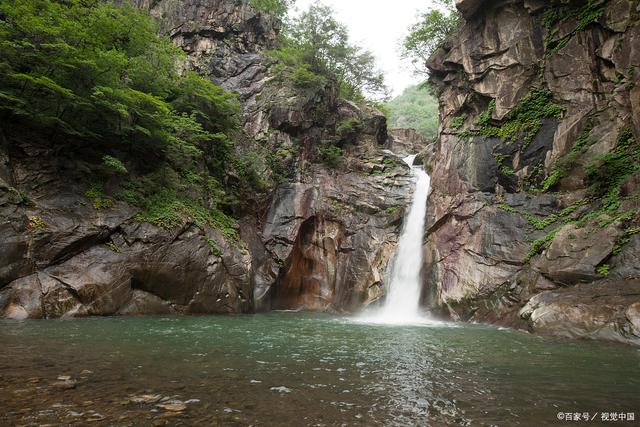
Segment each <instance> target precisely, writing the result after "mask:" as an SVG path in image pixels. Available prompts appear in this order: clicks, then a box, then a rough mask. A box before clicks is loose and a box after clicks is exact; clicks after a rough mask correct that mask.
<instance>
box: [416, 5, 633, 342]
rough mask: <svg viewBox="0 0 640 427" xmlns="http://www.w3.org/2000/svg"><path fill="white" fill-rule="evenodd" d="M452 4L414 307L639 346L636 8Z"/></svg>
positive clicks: (436, 60) (438, 62)
mask: <svg viewBox="0 0 640 427" xmlns="http://www.w3.org/2000/svg"><path fill="white" fill-rule="evenodd" d="M456 4H457V6H458V8H459V10H460V11H461V13H462V15H463V17H464V22H463V24H462V25H461V27H460V29H459V31H458V32H457V33H456V34H455V35H454V36H453V37H451V38H450V39H449V40H448V41H447V42H446V44H445V46H444V48H443V49H441V50H440V51H438V52H437V53H436V55H435V56H434V57H433V58H432V60H431V61H430V63H429V64H428V67H429V69H430V71H431V75H432V81H433V83H434V84H435V87H436V88H437V90H438V92H439V98H440V107H441V111H440V115H441V128H440V136H439V139H438V141H437V143H436V147H435V154H434V155H433V156H426V158H427V167H428V169H429V170H430V173H431V177H432V193H431V195H430V203H429V213H428V216H429V218H428V224H429V230H428V232H427V236H426V244H425V252H426V259H425V292H424V299H425V303H426V304H428V305H430V306H432V307H434V308H435V307H439V308H440V309H441V310H442V311H443V312H444V313H446V314H448V315H450V316H452V317H454V318H460V319H470V320H477V321H490V322H497V323H501V324H509V325H515V326H518V327H523V328H528V329H530V330H533V331H536V332H541V333H545V332H548V333H553V334H559V335H563V336H574V337H580V336H589V337H599V338H607V339H613V340H618V341H624V342H635V343H639V342H640V330H639V329H638V328H637V326H638V317H637V310H635V309H633V307H635V306H636V305H637V303H638V301H640V295H639V294H638V292H637V280H636V279H637V278H638V277H639V276H640V269H639V268H640V267H639V265H640V264H639V263H638V253H639V252H638V251H639V249H640V247H638V235H637V234H636V233H638V231H640V229H639V228H638V222H639V220H640V218H639V217H638V212H639V208H640V201H639V197H638V196H639V194H640V186H639V185H638V183H639V182H638V177H639V176H640V175H639V174H640V172H638V170H639V169H640V167H639V162H640V158H639V157H640V148H639V145H638V144H639V141H640V111H639V109H640V84H638V83H639V81H638V80H639V79H640V50H639V49H638V47H639V46H640V10H639V6H638V5H637V2H633V1H627V0H612V1H590V2H569V1H564V2H551V3H549V2H542V1H535V0H524V1H522V0H518V1H514V0H511V1H505V0H503V1H479V0H458V1H456ZM605 278H606V280H605ZM589 283H594V284H593V286H591V285H587V284H589ZM596 283H597V285H596ZM586 289H589V291H588V292H587V291H585V290H586ZM621 289H626V290H627V291H626V292H624V291H620V290H621ZM609 297H610V298H609ZM594 301H602V302H601V303H600V302H594ZM525 305H526V307H525V308H524V309H523V307H524V306H525ZM568 306H570V307H571V315H566V316H564V317H563V315H562V314H561V313H562V312H563V311H565V310H566V309H567V308H566V307H568ZM596 319H597V320H596Z"/></svg>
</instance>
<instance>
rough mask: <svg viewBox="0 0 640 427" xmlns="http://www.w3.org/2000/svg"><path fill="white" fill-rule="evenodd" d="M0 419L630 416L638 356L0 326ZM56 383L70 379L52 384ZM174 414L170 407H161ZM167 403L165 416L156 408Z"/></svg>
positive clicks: (200, 328)
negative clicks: (613, 414)
mask: <svg viewBox="0 0 640 427" xmlns="http://www.w3.org/2000/svg"><path fill="white" fill-rule="evenodd" d="M0 375H1V381H0V407H1V408H2V411H0V425H1V426H5V425H6V426H13V425H46V424H49V425H74V426H75V425H89V424H90V425H109V426H112V425H113V426H144V425H202V426H208V425H247V426H248V425H255V426H282V425H292V426H298V425H300V426H303V425H312V426H323V425H327V426H335V425H362V426H371V425H385V426H387V425H425V426H427V425H433V426H441V425H442V426H447V425H453V426H457V425H469V426H475V425H478V426H485V425H486V426H489V425H498V426H541V425H574V424H576V422H575V421H573V422H567V421H559V420H558V419H557V414H558V412H563V413H564V412H572V413H574V412H578V413H585V412H588V413H590V415H594V414H598V415H597V417H596V418H595V419H594V421H590V422H588V423H587V422H585V421H582V422H580V423H579V424H582V425H612V424H614V425H639V422H638V421H635V422H633V421H624V422H620V421H618V422H615V423H612V422H602V421H601V415H600V414H601V413H602V412H606V413H611V412H616V413H625V414H626V413H630V412H633V413H635V418H636V419H639V418H640V350H638V349H637V348H634V347H627V346H622V345H615V344H604V343H595V342H571V341H559V340H551V339H547V338H540V337H536V336H531V335H529V334H526V333H523V332H517V331H511V330H502V329H497V328H493V327H486V326H480V325H455V324H432V325H415V326H406V325H405V326H389V325H374V324H366V323H361V322H358V321H357V319H353V318H348V317H334V316H329V315H317V314H301V313H270V314H260V315H252V316H227V317H142V318H90V319H78V320H59V321H53V320H47V321H22V322H13V321H1V322H0ZM66 377H70V378H66ZM168 404H174V406H173V407H172V406H170V405H169V406H167V405H168ZM167 408H169V409H167Z"/></svg>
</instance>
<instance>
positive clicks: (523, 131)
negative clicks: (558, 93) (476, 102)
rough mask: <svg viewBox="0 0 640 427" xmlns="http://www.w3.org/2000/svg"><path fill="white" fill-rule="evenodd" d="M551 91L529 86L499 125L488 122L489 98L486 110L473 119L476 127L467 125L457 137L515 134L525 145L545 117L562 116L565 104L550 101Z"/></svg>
mask: <svg viewBox="0 0 640 427" xmlns="http://www.w3.org/2000/svg"><path fill="white" fill-rule="evenodd" d="M552 98H553V95H552V93H551V92H550V91H549V90H547V89H543V88H531V89H530V90H529V93H528V94H527V95H525V96H524V97H523V98H522V99H521V100H520V102H519V103H518V104H517V105H516V106H515V107H514V108H513V109H512V110H511V111H510V112H509V113H507V115H506V116H505V120H504V122H503V123H502V124H500V125H499V126H496V125H493V124H491V121H492V116H493V111H494V109H495V106H496V103H495V100H494V99H492V100H491V101H490V102H489V104H488V106H487V110H486V111H484V112H482V113H480V114H479V115H478V116H477V117H476V119H475V120H474V124H475V125H476V126H477V127H479V129H476V130H471V129H466V130H464V131H463V132H462V133H460V137H463V138H464V137H469V136H482V137H484V138H500V139H503V140H505V141H506V142H514V141H515V140H517V139H518V138H522V140H523V148H525V147H526V146H527V145H528V144H529V143H531V141H533V138H534V137H535V136H536V135H537V134H538V132H539V131H540V129H541V128H542V120H543V119H545V118H557V119H559V118H560V117H562V114H563V113H564V111H565V108H564V107H563V106H561V105H558V104H556V103H554V102H552Z"/></svg>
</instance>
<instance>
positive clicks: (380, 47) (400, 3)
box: [295, 0, 431, 96]
mask: <svg viewBox="0 0 640 427" xmlns="http://www.w3.org/2000/svg"><path fill="white" fill-rule="evenodd" d="M314 2H315V0H297V1H296V3H295V7H296V8H297V9H298V10H307V9H308V8H309V5H311V4H312V3H314ZM322 3H323V4H325V5H327V6H331V7H332V8H333V9H334V10H335V12H336V18H337V20H338V21H340V22H342V23H343V24H345V25H346V26H347V27H348V28H349V34H350V36H351V42H352V43H355V44H358V45H359V46H362V47H364V48H367V49H369V50H371V51H372V52H373V53H374V54H375V56H376V58H377V60H378V65H379V66H380V69H381V70H382V71H383V72H384V75H385V80H386V83H387V86H389V88H390V89H391V90H392V91H393V96H396V95H399V94H400V93H401V92H402V90H403V89H405V88H406V87H407V86H410V85H412V84H416V83H419V82H420V81H421V79H420V78H419V77H416V76H414V75H413V73H412V66H411V64H410V63H409V62H407V61H402V60H401V59H400V49H399V44H400V42H401V40H402V39H403V38H404V37H405V36H406V34H407V28H408V27H409V26H410V25H411V24H413V23H414V22H416V21H417V14H418V12H419V11H425V10H426V9H427V8H428V7H429V6H430V4H431V0H395V1H391V2H390V1H389V0H322Z"/></svg>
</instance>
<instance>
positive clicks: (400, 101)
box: [385, 86, 439, 139]
mask: <svg viewBox="0 0 640 427" xmlns="http://www.w3.org/2000/svg"><path fill="white" fill-rule="evenodd" d="M385 106H386V108H387V110H388V111H389V127H390V128H391V129H397V128H403V129H407V128H409V129H415V130H416V131H418V133H420V134H421V135H422V136H424V137H425V138H427V139H431V138H435V137H436V136H437V134H438V122H439V120H438V114H439V112H438V100H437V99H436V97H435V96H433V94H431V92H429V90H428V88H424V87H423V86H410V87H408V88H406V89H405V90H404V91H403V92H402V94H400V95H399V96H397V97H396V98H394V99H392V100H391V101H389V102H388V103H387V104H385Z"/></svg>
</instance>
